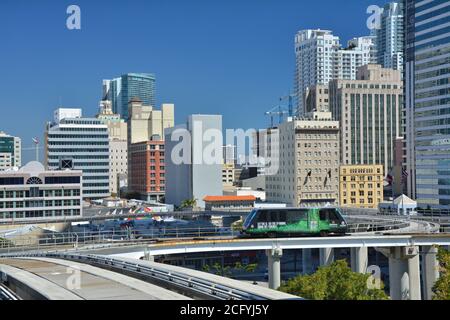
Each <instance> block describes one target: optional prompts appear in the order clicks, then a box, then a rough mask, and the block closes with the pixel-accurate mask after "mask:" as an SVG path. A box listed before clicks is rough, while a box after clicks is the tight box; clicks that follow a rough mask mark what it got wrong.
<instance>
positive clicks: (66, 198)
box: [0, 161, 83, 222]
mask: <svg viewBox="0 0 450 320" xmlns="http://www.w3.org/2000/svg"><path fill="white" fill-rule="evenodd" d="M0 185H1V189H0V221H4V220H14V221H15V222H22V221H27V220H32V219H36V218H53V219H61V220H64V219H66V218H67V217H77V216H82V214H83V211H82V210H83V206H82V194H83V189H82V172H81V171H76V170H56V171H46V170H45V168H44V166H43V165H42V164H41V163H40V162H36V161H32V162H29V163H28V164H26V165H25V166H23V167H22V168H20V169H18V170H6V171H3V172H0Z"/></svg>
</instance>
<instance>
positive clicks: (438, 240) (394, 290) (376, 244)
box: [104, 234, 450, 300]
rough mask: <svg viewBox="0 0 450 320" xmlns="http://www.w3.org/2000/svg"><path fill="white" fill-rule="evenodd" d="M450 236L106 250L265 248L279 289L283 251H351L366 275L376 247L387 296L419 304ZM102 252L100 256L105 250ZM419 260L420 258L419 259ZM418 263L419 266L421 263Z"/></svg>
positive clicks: (148, 253)
mask: <svg viewBox="0 0 450 320" xmlns="http://www.w3.org/2000/svg"><path fill="white" fill-rule="evenodd" d="M449 245H450V234H431V235H427V234H417V235H414V234H412V235H390V236H382V235H368V236H352V237H332V238H288V239H233V240H215V241H211V240H210V241H190V242H176V241H175V242H173V243H170V242H164V243H158V244H151V245H149V246H147V247H145V248H143V250H140V251H137V248H134V249H133V250H132V251H129V252H126V251H122V252H113V251H110V252H108V253H109V255H110V256H111V257H113V258H121V259H123V258H126V259H142V258H143V259H150V260H151V259H152V256H158V255H172V254H190V253H202V252H226V251H232V252H237V251H258V250H264V251H265V252H266V255H267V259H268V267H269V270H268V271H269V272H268V273H269V288H272V289H277V288H279V287H280V285H281V263H280V261H281V258H282V256H283V252H284V251H285V250H293V249H302V250H304V252H305V251H306V252H308V250H310V249H319V252H320V264H321V265H329V264H331V263H332V262H333V261H334V249H335V248H350V252H351V266H352V269H353V271H355V272H359V273H366V272H368V270H369V269H368V267H369V265H368V248H375V249H376V250H377V251H379V252H381V253H382V254H383V255H385V256H386V257H387V258H388V259H389V285H390V295H391V298H392V299H395V300H402V299H404V300H420V299H421V297H422V289H421V286H422V284H423V286H424V291H423V292H424V293H423V297H424V298H425V299H427V300H429V299H431V297H432V288H433V285H434V283H435V282H436V280H437V278H438V276H439V275H438V272H437V248H436V246H449ZM104 253H105V252H104ZM420 257H422V259H420ZM310 259H311V256H310V255H309V258H308V255H304V256H303V264H304V265H310V264H311V261H310ZM421 263H422V267H420V264H421Z"/></svg>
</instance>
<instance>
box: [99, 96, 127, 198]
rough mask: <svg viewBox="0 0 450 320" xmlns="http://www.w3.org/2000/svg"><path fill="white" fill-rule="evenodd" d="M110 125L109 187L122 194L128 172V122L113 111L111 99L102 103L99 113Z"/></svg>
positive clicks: (112, 191)
mask: <svg viewBox="0 0 450 320" xmlns="http://www.w3.org/2000/svg"><path fill="white" fill-rule="evenodd" d="M97 119H99V120H100V121H101V122H102V123H103V124H106V125H107V126H108V133H109V165H110V170H109V189H110V192H111V194H113V195H120V188H121V187H123V184H122V186H121V179H122V177H123V176H127V174H128V127H127V123H126V122H125V121H124V120H123V119H122V118H121V117H120V115H119V114H115V113H113V111H112V107H111V102H110V101H102V102H101V103H100V112H99V114H98V115H97Z"/></svg>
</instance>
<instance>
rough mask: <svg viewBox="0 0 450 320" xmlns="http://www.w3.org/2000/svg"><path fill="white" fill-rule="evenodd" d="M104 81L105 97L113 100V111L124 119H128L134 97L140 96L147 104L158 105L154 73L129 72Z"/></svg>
mask: <svg viewBox="0 0 450 320" xmlns="http://www.w3.org/2000/svg"><path fill="white" fill-rule="evenodd" d="M103 83H104V84H103V86H104V88H103V99H106V100H109V101H111V105H112V109H113V112H114V113H117V114H120V115H121V117H122V119H125V120H127V119H128V103H129V102H130V100H131V99H132V98H139V99H140V100H141V101H142V102H143V104H144V105H146V106H152V107H154V106H156V98H155V97H156V94H155V91H156V90H155V84H156V78H155V75H154V74H151V73H127V74H124V75H122V76H121V77H119V78H115V79H113V80H104V81H103ZM105 84H106V85H105Z"/></svg>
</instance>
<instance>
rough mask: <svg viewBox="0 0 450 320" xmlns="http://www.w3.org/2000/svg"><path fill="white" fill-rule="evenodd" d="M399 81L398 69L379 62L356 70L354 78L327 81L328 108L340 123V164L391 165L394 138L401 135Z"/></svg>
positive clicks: (392, 163)
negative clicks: (381, 64)
mask: <svg viewBox="0 0 450 320" xmlns="http://www.w3.org/2000/svg"><path fill="white" fill-rule="evenodd" d="M402 105H403V83H402V80H401V74H400V71H397V70H393V69H384V68H382V67H381V66H380V65H373V64H371V65H366V66H362V67H360V68H359V70H358V75H357V80H333V81H331V83H330V109H331V112H332V113H333V117H334V119H336V120H338V121H339V122H340V126H341V162H342V164H346V165H347V164H382V165H383V166H384V172H385V173H386V174H388V173H390V172H391V170H392V168H393V166H394V142H395V140H396V138H398V137H400V135H401V132H402V130H401V126H400V119H401V116H402V115H401V112H400V111H401V110H402Z"/></svg>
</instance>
